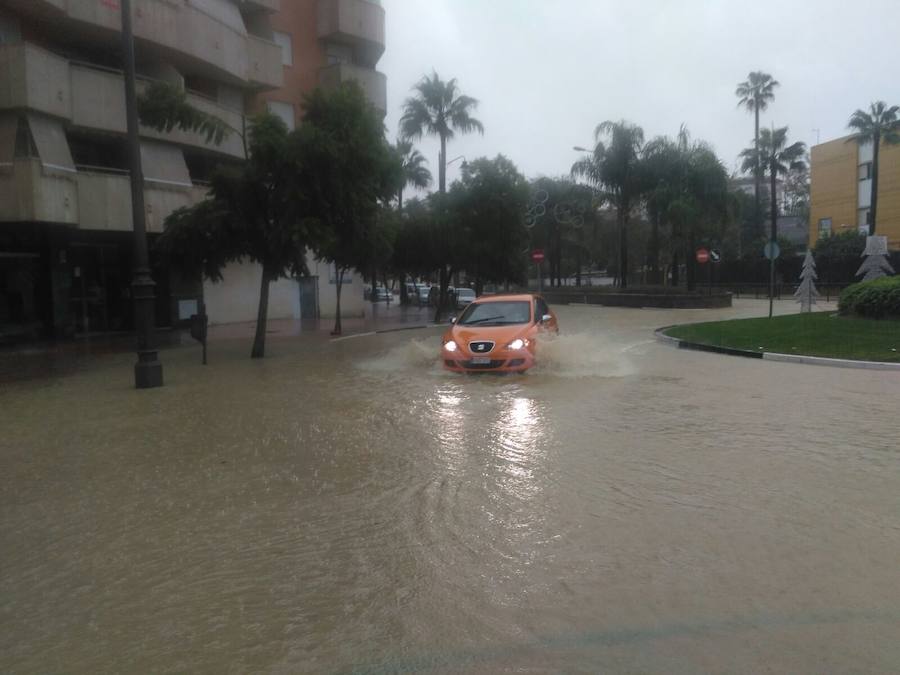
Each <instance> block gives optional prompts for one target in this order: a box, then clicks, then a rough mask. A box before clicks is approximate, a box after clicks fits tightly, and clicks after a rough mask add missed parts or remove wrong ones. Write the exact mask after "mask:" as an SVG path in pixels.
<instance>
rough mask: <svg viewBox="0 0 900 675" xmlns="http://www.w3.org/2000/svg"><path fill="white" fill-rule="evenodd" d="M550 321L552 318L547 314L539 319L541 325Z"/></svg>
mask: <svg viewBox="0 0 900 675" xmlns="http://www.w3.org/2000/svg"><path fill="white" fill-rule="evenodd" d="M552 319H553V317H552V316H550V315H549V314H544V316H542V317H541V323H547V322H548V321H551V320H552Z"/></svg>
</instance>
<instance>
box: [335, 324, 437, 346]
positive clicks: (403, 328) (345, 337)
mask: <svg viewBox="0 0 900 675" xmlns="http://www.w3.org/2000/svg"><path fill="white" fill-rule="evenodd" d="M444 325H445V324H442V323H422V324H414V325H412V326H398V327H396V328H381V329H379V330H369V331H364V332H362V333H351V334H350V335H340V336H338V337H333V338H331V340H330V341H331V342H341V341H342V340H352V339H354V338H361V337H370V336H372V335H381V334H382V333H399V332H402V331H407V330H422V329H424V328H440V327H442V326H444ZM447 325H449V324H447Z"/></svg>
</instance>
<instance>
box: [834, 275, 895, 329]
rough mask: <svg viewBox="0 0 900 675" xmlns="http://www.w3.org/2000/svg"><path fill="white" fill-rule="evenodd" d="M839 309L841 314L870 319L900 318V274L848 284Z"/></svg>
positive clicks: (839, 302)
mask: <svg viewBox="0 0 900 675" xmlns="http://www.w3.org/2000/svg"><path fill="white" fill-rule="evenodd" d="M838 309H839V310H840V313H841V314H856V315H857V316H864V317H868V318H870V319H885V318H889V319H900V276H893V277H882V278H881V279H875V280H874V281H865V282H862V283H858V284H853V285H852V286H848V287H847V288H845V289H844V290H843V292H842V293H841V297H840V299H839V300H838Z"/></svg>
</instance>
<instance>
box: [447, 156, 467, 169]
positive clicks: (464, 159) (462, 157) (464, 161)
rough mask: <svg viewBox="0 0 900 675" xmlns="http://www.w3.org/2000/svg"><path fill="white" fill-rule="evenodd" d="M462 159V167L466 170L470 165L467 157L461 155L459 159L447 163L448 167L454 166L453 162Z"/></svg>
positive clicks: (455, 158)
mask: <svg viewBox="0 0 900 675" xmlns="http://www.w3.org/2000/svg"><path fill="white" fill-rule="evenodd" d="M460 159H461V160H462V164H460V166H461V167H462V168H463V169H465V168H466V167H467V166H469V163H468V162H467V161H466V156H465V155H460V156H459V157H454V158H453V159H451V160H450V161H449V162H447V166H450V165H451V164H453V162H456V161H457V160H460Z"/></svg>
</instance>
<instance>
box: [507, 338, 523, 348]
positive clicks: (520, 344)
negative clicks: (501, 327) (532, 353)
mask: <svg viewBox="0 0 900 675" xmlns="http://www.w3.org/2000/svg"><path fill="white" fill-rule="evenodd" d="M527 346H528V340H523V339H522V338H516V339H515V340H513V341H512V342H510V343H509V344H508V345H506V348H507V349H522V347H527Z"/></svg>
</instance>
